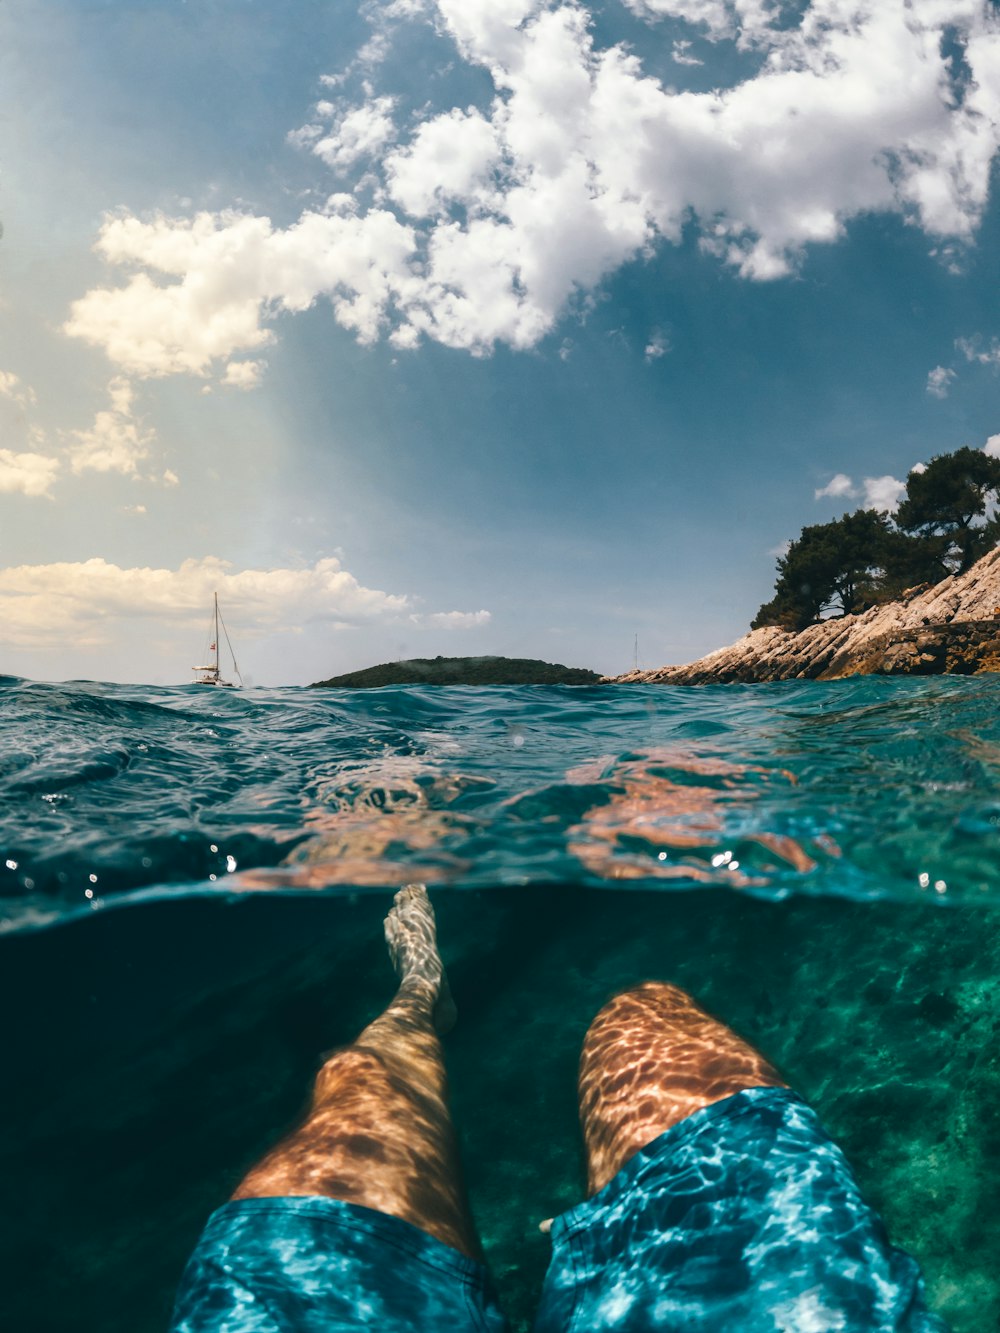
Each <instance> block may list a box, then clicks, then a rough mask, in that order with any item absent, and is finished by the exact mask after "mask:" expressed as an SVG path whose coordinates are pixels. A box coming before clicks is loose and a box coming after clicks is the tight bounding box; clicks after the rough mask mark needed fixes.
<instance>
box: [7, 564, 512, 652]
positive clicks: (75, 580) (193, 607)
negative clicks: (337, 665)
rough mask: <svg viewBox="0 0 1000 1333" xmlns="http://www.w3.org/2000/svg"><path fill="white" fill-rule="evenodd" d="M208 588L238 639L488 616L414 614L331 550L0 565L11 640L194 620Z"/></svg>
mask: <svg viewBox="0 0 1000 1333" xmlns="http://www.w3.org/2000/svg"><path fill="white" fill-rule="evenodd" d="M214 592H218V594H219V597H220V599H221V600H222V601H224V602H225V605H226V608H227V619H228V620H229V622H230V624H231V626H232V627H233V628H234V629H237V630H238V633H239V635H240V638H241V639H244V640H246V639H250V638H253V637H255V636H258V635H261V634H265V633H274V632H280V631H297V630H300V629H301V628H302V627H303V626H306V625H309V624H317V623H324V624H328V625H334V624H337V625H340V626H342V627H344V626H348V627H353V626H358V625H365V624H371V623H373V622H375V623H377V622H393V621H399V620H405V621H406V622H407V623H411V624H412V623H416V624H421V625H422V624H428V625H433V626H435V627H439V628H462V627H465V626H467V625H482V624H485V623H486V622H487V621H488V620H489V612H487V611H478V612H457V611H452V612H433V613H431V614H430V615H427V614H424V613H420V612H417V611H415V610H414V606H413V599H412V598H411V597H408V596H406V595H400V594H393V593H387V592H382V591H379V590H378V589H376V588H366V587H364V586H363V585H362V584H360V583H359V582H358V580H357V579H356V578H355V577H354V575H353V574H350V573H349V572H348V571H347V570H345V569H344V568H343V567H342V566H341V563H340V561H339V560H337V559H335V558H334V557H329V558H327V559H325V560H320V561H318V562H317V563H316V564H315V565H312V566H307V567H305V568H302V569H244V570H236V569H234V568H233V567H232V565H230V564H229V563H228V562H226V561H224V560H219V559H216V558H214V557H206V558H205V559H202V560H185V561H184V563H183V564H182V565H181V566H180V568H179V569H151V568H133V569H124V568H122V567H120V566H118V565H115V564H111V563H109V562H108V561H106V560H102V559H94V560H85V561H79V562H75V563H69V562H63V563H58V564H50V565H20V566H17V567H13V568H8V569H0V616H2V619H3V624H4V636H5V638H6V639H7V640H8V641H9V642H12V643H15V644H19V645H22V646H28V647H48V646H58V645H61V644H65V642H66V641H67V639H72V640H74V641H76V642H78V643H80V644H83V645H91V646H92V645H96V644H99V643H106V642H108V641H110V639H111V638H112V634H113V630H114V623H115V622H116V621H118V620H122V619H127V620H129V621H135V620H136V619H140V618H143V617H146V618H152V619H155V620H157V621H160V622H162V621H166V620H170V621H174V622H177V623H180V624H185V625H190V626H201V625H202V622H203V621H204V618H205V613H206V607H210V606H211V603H212V594H213V593H214Z"/></svg>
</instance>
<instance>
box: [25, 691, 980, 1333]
mask: <svg viewBox="0 0 1000 1333" xmlns="http://www.w3.org/2000/svg"><path fill="white" fill-rule="evenodd" d="M998 703H1000V678H990V677H983V678H978V679H972V680H929V681H928V680H925V681H886V680H877V679H868V680H858V681H845V682H838V683H833V684H829V685H817V684H812V683H809V684H805V683H803V684H799V683H786V684H781V685H775V686H748V687H741V686H729V687H712V688H704V689H688V690H684V689H678V688H673V689H671V688H667V687H657V686H649V687H635V686H631V687H628V686H618V687H615V686H606V687H594V688H576V689H570V688H565V687H534V688H523V687H522V688H517V689H513V688H512V689H506V688H496V689H460V688H447V689H433V688H421V689H416V688H405V689H403V688H399V689H397V688H391V689H385V690H378V691H309V690H297V689H289V690H252V691H245V692H238V693H237V692H228V691H225V692H223V691H210V690H207V689H202V690H198V689H196V688H194V687H186V688H178V689H173V690H169V689H154V688H147V687H143V688H139V687H122V686H110V685H94V684H90V683H76V684H71V685H43V684H35V683H29V682H24V681H17V680H12V679H9V678H8V679H7V680H5V681H4V682H3V685H2V687H0V729H2V731H3V740H4V744H3V745H2V746H0V754H2V756H3V758H2V760H0V763H2V765H3V779H4V790H5V801H4V802H3V806H2V813H0V841H2V843H3V852H2V857H0V875H2V876H3V881H2V882H3V893H2V903H0V922H2V927H3V934H2V938H0V999H2V1003H3V1013H4V1015H5V1019H6V1022H5V1047H6V1049H5V1067H6V1070H7V1072H8V1074H9V1075H10V1081H9V1092H8V1093H7V1095H5V1099H4V1103H3V1105H4V1111H3V1113H2V1114H3V1128H4V1133H3V1135H2V1136H0V1158H2V1160H0V1171H2V1172H3V1176H4V1179H5V1182H6V1184H7V1189H8V1197H10V1198H12V1199H15V1200H16V1201H17V1206H16V1207H14V1208H11V1209H8V1210H5V1215H4V1220H3V1221H2V1223H0V1227H2V1230H3V1234H0V1247H2V1251H3V1253H4V1254H5V1255H6V1256H7V1258H8V1259H9V1260H10V1262H11V1271H13V1272H15V1273H17V1274H20V1275H21V1279H22V1280H21V1281H19V1282H15V1283H13V1284H5V1285H4V1287H3V1288H2V1289H0V1326H2V1327H5V1328H6V1327H9V1328H12V1329H18V1330H24V1333H29V1331H30V1330H35V1329H37V1330H57V1329H58V1330H60V1333H67V1331H71V1330H77V1329H79V1330H81V1331H83V1330H88V1331H89V1330H95V1331H96V1330H100V1331H101V1333H146V1330H149V1333H153V1330H156V1329H162V1328H164V1326H165V1322H166V1318H167V1311H168V1309H169V1303H170V1298H171V1294H172V1290H173V1287H174V1284H175V1283H176V1280H177V1276H178V1273H179V1270H180V1267H181V1265H182V1264H183V1262H184V1258H185V1256H186V1253H187V1251H188V1249H189V1247H190V1245H191V1244H192V1243H193V1240H194V1237H195V1236H196V1234H197V1231H198V1228H199V1226H200V1224H201V1222H202V1220H203V1219H204V1217H205V1216H206V1215H207V1213H208V1211H210V1210H211V1208H213V1207H214V1206H216V1205H217V1204H218V1203H219V1202H221V1201H222V1200H223V1199H224V1198H225V1197H226V1195H227V1193H228V1192H229V1191H230V1190H231V1189H232V1188H233V1186H234V1184H235V1183H236V1181H237V1180H238V1179H239V1176H240V1173H241V1172H242V1171H244V1170H245V1169H246V1167H247V1166H248V1165H249V1164H250V1163H251V1162H252V1161H253V1160H254V1159H255V1157H256V1156H257V1155H259V1153H260V1152H261V1151H263V1150H264V1149H265V1148H266V1147H267V1146H269V1145H270V1144H271V1143H273V1142H274V1140H275V1139H276V1138H277V1137H278V1136H280V1134H281V1133H282V1131H283V1130H284V1129H285V1128H287V1127H288V1125H289V1124H290V1123H291V1122H292V1121H293V1120H294V1118H295V1116H296V1115H297V1114H298V1112H299V1110H300V1109H301V1106H302V1102H303V1099H304V1096H305V1093H306V1090H307V1088H308V1084H309V1080H310V1077H311V1074H312V1072H313V1070H314V1069H315V1066H316V1062H317V1060H318V1059H319V1058H320V1055H321V1053H322V1052H323V1051H324V1050H328V1049H329V1048H330V1047H331V1046H333V1045H336V1044H338V1043H341V1042H344V1041H347V1040H350V1038H351V1037H352V1036H353V1035H354V1034H355V1033H356V1031H357V1030H358V1028H359V1027H360V1026H362V1025H363V1024H364V1022H366V1021H367V1020H368V1019H369V1018H371V1017H372V1016H373V1015H374V1014H375V1013H376V1012H378V1010H379V1008H380V1007H381V1006H382V1005H383V1004H384V1003H385V1001H386V999H387V998H388V996H389V994H390V993H391V990H392V975H391V971H390V969H389V966H388V963H387V962H386V959H385V956H384V950H383V946H382V943H381V938H380V924H381V919H382V916H383V915H384V912H385V909H386V907H387V905H388V900H389V899H388V895H389V893H390V891H391V890H392V889H393V888H394V887H396V886H397V885H398V884H399V883H400V882H401V881H403V880H406V879H414V878H420V879H424V880H425V881H427V882H428V883H430V884H431V885H433V886H436V890H437V891H436V892H435V895H434V897H435V904H436V907H437V911H438V916H439V920H440V925H441V934H442V942H443V946H444V952H445V954H446V961H447V962H448V964H449V970H450V972H451V974H452V980H453V985H454V989H455V991H456V996H457V999H458V1003H459V1006H460V1011H461V1019H460V1022H459V1026H458V1028H457V1029H456V1031H455V1032H454V1034H452V1036H451V1037H450V1038H449V1040H448V1058H449V1064H450V1068H451V1073H452V1083H453V1096H454V1101H455V1111H456V1117H457V1120H458V1123H459V1126H460V1130H461V1133H462V1136H463V1146H464V1155H465V1162H466V1169H467V1175H468V1181H469V1186H470V1193H471V1196H472V1202H473V1207H474V1211H475V1213H476V1216H477V1220H478V1222H479V1225H480V1227H481V1230H482V1232H483V1236H484V1240H485V1242H486V1245H487V1249H488V1252H489V1256H490V1261H491V1264H492V1266H493V1268H494V1271H495V1273H496V1276H497V1279H498V1283H499V1286H500V1289H501V1294H502V1296H503V1298H504V1300H505V1302H506V1305H507V1308H508V1310H509V1312H510V1314H511V1316H512V1318H513V1321H514V1324H515V1327H516V1328H523V1327H525V1326H526V1324H527V1320H528V1319H529V1317H530V1312H531V1308H532V1304H533V1301H534V1298H535V1295H536V1293H537V1290H538V1287H539V1286H540V1282H541V1275H542V1272H543V1271H544V1266H545V1261H546V1258H547V1241H546V1240H545V1238H544V1237H543V1236H542V1235H540V1233H539V1232H538V1230H537V1223H538V1222H539V1221H540V1220H541V1219H542V1218H545V1217H549V1216H551V1215H552V1214H553V1213H555V1212H557V1211H559V1210H560V1209H562V1208H565V1207H568V1206H570V1205H572V1204H573V1203H574V1202H576V1201H577V1200H578V1199H579V1197H580V1191H581V1188H582V1181H581V1175H580V1156H579V1147H578V1142H577V1137H576V1130H575V1102H574V1092H573V1083H574V1073H575V1062H576V1058H577V1054H578V1051H579V1045H580V1041H581V1040H582V1036H583V1033H584V1031H585V1030H586V1026H587V1023H588V1021H589V1019H590V1017H592V1015H593V1014H594V1012H596V1009H597V1008H598V1007H599V1006H600V1004H601V1003H602V1002H603V1001H604V999H606V998H607V996H608V995H609V994H610V993H612V992H613V991H614V990H615V989H617V988H620V987H622V986H625V985H628V984H631V983H633V982H635V981H638V980H641V979H644V978H647V977H653V976H656V977H662V978H664V979H668V980H673V981H677V982H679V983H680V984H681V985H684V986H686V987H687V988H688V989H689V990H691V991H692V992H693V993H694V994H695V995H696V996H697V997H698V998H699V999H701V1000H702V1002H703V1003H705V1004H706V1005H707V1006H708V1007H709V1008H711V1009H712V1010H713V1011H714V1012H716V1013H717V1014H719V1015H720V1016H721V1017H723V1018H724V1019H725V1020H726V1021H728V1022H730V1023H731V1024H733V1026H735V1027H736V1028H737V1029H738V1030H739V1031H740V1032H742V1033H743V1034H744V1035H745V1036H747V1037H748V1038H749V1039H750V1040H752V1041H754V1042H755V1043H757V1044H758V1045H760V1046H761V1047H762V1048H763V1049H764V1050H765V1052H766V1053H767V1054H768V1055H769V1056H770V1057H771V1058H772V1059H773V1060H775V1061H776V1062H777V1063H778V1065H779V1066H780V1067H781V1068H782V1069H783V1071H784V1072H785V1074H786V1076H787V1077H788V1078H789V1079H790V1080H791V1081H792V1082H793V1083H794V1084H795V1085H796V1086H797V1087H798V1088H799V1089H800V1090H801V1091H802V1092H803V1093H804V1094H805V1095H806V1096H807V1097H809V1098H810V1099H811V1100H812V1101H813V1103H814V1104H815V1105H816V1106H817V1108H818V1109H819V1111H820V1114H821V1116H822V1117H823V1118H824V1120H825V1122H826V1123H827V1125H828V1127H829V1128H830V1129H831V1131H832V1132H833V1133H834V1134H835V1135H836V1136H837V1137H838V1138H839V1139H840V1141H841V1142H842V1143H843V1144H844V1146H845V1149H846V1150H847V1152H848V1154H849V1156H850V1158H851V1160H852V1162H853V1163H854V1165H855V1168H856V1170H857V1172H858V1175H859V1177H860V1178H861V1180H862V1183H863V1186H864V1188H865V1189H866V1191H867V1192H868V1194H869V1195H870V1197H871V1198H872V1200H873V1202H875V1203H876V1205H877V1206H878V1207H879V1208H880V1209H881V1210H882V1212H883V1215H884V1216H885V1218H886V1220H887V1223H888V1225H889V1227H890V1230H891V1233H892V1235H893V1238H894V1239H895V1240H896V1241H897V1243H900V1244H903V1245H905V1246H907V1247H908V1248H910V1249H912V1250H913V1251H914V1252H915V1253H916V1254H917V1256H918V1257H919V1259H920V1261H921V1263H922V1264H923V1266H924V1269H925V1272H926V1274H927V1278H928V1282H929V1287H930V1292H931V1296H932V1300H933V1302H934V1304H935V1305H936V1307H937V1308H938V1309H939V1310H941V1311H942V1312H943V1313H944V1314H945V1315H946V1316H947V1317H948V1318H950V1319H951V1320H952V1322H953V1324H954V1327H955V1329H956V1330H959V1333H966V1331H968V1333H972V1331H973V1330H976V1333H978V1331H979V1330H983V1331H984V1333H985V1330H987V1329H988V1330H990V1333H993V1330H995V1329H996V1327H997V1324H998V1321H1000V1280H998V1276H997V1265H996V1255H997V1253H1000V1197H998V1195H1000V1184H998V1182H1000V1111H998V1109H997V1108H1000V1061H998V1058H997V1054H996V1052H997V1037H998V1034H1000V1012H998V1004H997V1000H998V982H997V977H998V975H1000V938H998V931H997V924H998V921H1000V910H998V909H1000V858H998V856H997V840H998V838H1000V794H998V791H997V781H998V764H1000V714H998V708H997V705H998ZM4 863H6V865H4Z"/></svg>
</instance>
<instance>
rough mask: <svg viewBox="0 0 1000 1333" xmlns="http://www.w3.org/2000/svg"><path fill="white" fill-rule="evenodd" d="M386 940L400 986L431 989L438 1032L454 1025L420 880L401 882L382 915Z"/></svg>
mask: <svg viewBox="0 0 1000 1333" xmlns="http://www.w3.org/2000/svg"><path fill="white" fill-rule="evenodd" d="M385 942H386V944H387V945H388V946H389V957H390V958H391V959H392V965H393V967H394V968H395V969H396V975H397V976H398V977H399V980H400V984H401V986H406V985H407V984H408V983H409V984H410V985H411V986H412V987H413V988H415V989H421V990H422V989H426V990H428V991H429V992H430V995H431V1003H432V1006H433V1008H432V1013H431V1018H432V1021H433V1023H434V1026H435V1028H436V1029H437V1031H438V1032H441V1033H444V1032H448V1031H449V1030H450V1029H451V1028H453V1027H454V1026H455V1020H456V1019H457V1018H458V1012H457V1010H456V1009H455V1002H454V1000H453V999H452V998H451V990H450V989H449V986H448V978H447V976H446V975H445V970H444V965H443V964H442V962H441V955H440V954H439V953H438V947H437V928H436V926H435V923H434V909H433V907H431V900H430V899H429V898H428V896H427V890H426V889H425V888H424V886H423V885H422V884H404V885H403V887H402V888H401V889H400V890H399V892H398V893H397V894H396V896H395V898H394V899H393V900H392V909H391V911H390V912H389V915H388V916H387V917H386V919H385Z"/></svg>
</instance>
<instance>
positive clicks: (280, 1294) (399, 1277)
mask: <svg viewBox="0 0 1000 1333" xmlns="http://www.w3.org/2000/svg"><path fill="white" fill-rule="evenodd" d="M358 1329H378V1330H380V1333H404V1330H405V1333H442V1331H445V1333H505V1330H506V1323H505V1321H504V1319H503V1316H502V1314H501V1313H500V1310H499V1308H498V1306H497V1304H496V1300H495V1298H494V1296H493V1292H492V1288H491V1284H490V1281H489V1277H488V1274H487V1272H486V1270H485V1268H483V1266H482V1265H481V1264H479V1263H476V1262H475V1260H473V1259H470V1258H468V1257H467V1256H466V1255H464V1254H462V1253H460V1252H459V1251H458V1250H456V1249H453V1248H452V1247H451V1246H450V1245H445V1244H443V1243H442V1242H441V1241H439V1240H436V1239H435V1238H434V1237H433V1236H431V1235H428V1234H427V1233H426V1232H423V1231H420V1230H418V1229H417V1228H416V1227H414V1226H411V1225H410V1224H409V1223H408V1222H404V1221H402V1220H401V1219H399V1218H396V1217H390V1216H389V1215H388V1214H384V1213H377V1212H374V1211H373V1210H372V1209H369V1208H364V1207H361V1206H359V1205H356V1204H350V1203H345V1202H342V1201H340V1200H336V1199H327V1198H321V1197H319V1196H299V1197H294V1198H256V1199H240V1200H237V1201H235V1202H231V1203H228V1204H225V1205H224V1206H223V1207H222V1208H220V1209H218V1210H217V1212H215V1213H213V1214H212V1217H211V1218H210V1219H209V1221H208V1224H207V1225H206V1227H205V1230H204V1231H203V1233H202V1236H201V1239H200V1240H199V1242H198V1245H197V1247H196V1249H195V1251H194V1253H193V1255H192V1256H191V1259H190V1260H189V1262H188V1266H187V1268H186V1269H185V1272H184V1276H183V1278H182V1281H181V1287H180V1290H179V1292H178V1296H177V1303H176V1306H175V1309H174V1317H173V1322H172V1323H171V1333H356V1330H358Z"/></svg>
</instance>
